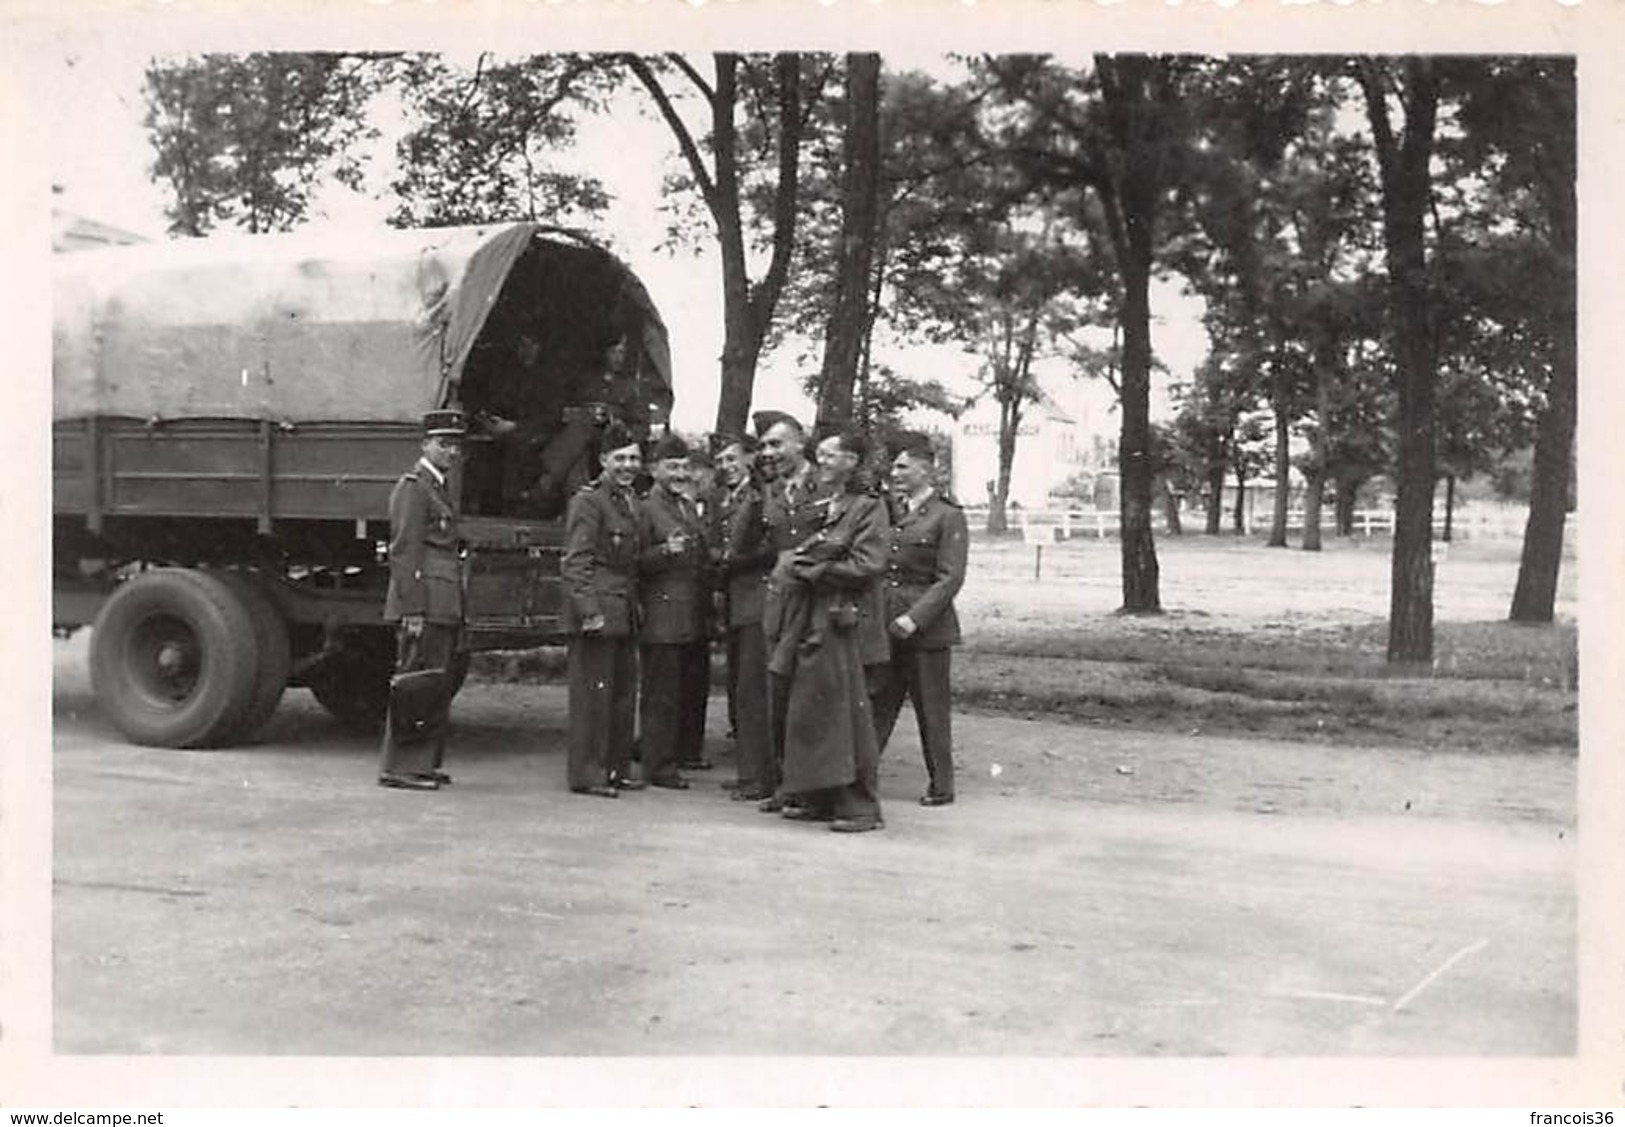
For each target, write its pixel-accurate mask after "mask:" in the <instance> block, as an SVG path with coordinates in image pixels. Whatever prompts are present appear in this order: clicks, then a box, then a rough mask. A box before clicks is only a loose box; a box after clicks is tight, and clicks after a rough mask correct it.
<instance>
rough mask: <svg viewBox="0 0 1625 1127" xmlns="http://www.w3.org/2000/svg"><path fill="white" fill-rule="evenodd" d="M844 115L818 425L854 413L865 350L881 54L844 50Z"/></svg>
mask: <svg viewBox="0 0 1625 1127" xmlns="http://www.w3.org/2000/svg"><path fill="white" fill-rule="evenodd" d="M846 101H847V121H846V135H845V140H844V143H843V149H844V157H845V168H844V170H843V172H842V177H841V234H840V245H839V246H838V247H837V250H836V261H837V262H838V263H839V267H838V270H839V275H838V277H837V279H836V289H835V307H834V309H833V310H832V312H831V314H830V321H829V326H828V328H827V330H826V332H825V335H824V365H823V370H822V371H821V372H820V374H819V383H818V425H819V426H820V427H823V426H831V427H834V426H844V425H845V424H846V423H848V422H850V421H851V418H852V395H853V385H854V384H855V383H856V381H857V374H858V361H859V358H860V356H861V354H862V351H863V340H864V336H865V328H866V326H867V322H868V309H869V274H870V267H871V265H872V263H873V257H874V239H875V221H876V218H877V214H878V205H879V199H880V56H879V55H877V54H873V53H854V54H849V55H847V100H846Z"/></svg>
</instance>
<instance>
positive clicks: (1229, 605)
mask: <svg viewBox="0 0 1625 1127" xmlns="http://www.w3.org/2000/svg"><path fill="white" fill-rule="evenodd" d="M1387 548H1388V545H1386V544H1379V543H1374V542H1370V541H1334V542H1332V543H1331V544H1329V545H1328V549H1327V551H1325V552H1323V553H1320V554H1309V553H1302V552H1291V551H1285V552H1284V551H1281V550H1279V549H1268V548H1265V547H1263V546H1262V545H1261V544H1259V543H1258V542H1256V541H1248V540H1238V539H1225V540H1219V541H1214V540H1209V539H1207V538H1204V537H1186V538H1184V539H1183V540H1180V541H1174V542H1171V543H1170V542H1159V544H1158V554H1159V559H1160V561H1161V564H1162V593H1163V605H1164V607H1165V608H1167V612H1166V613H1164V614H1161V615H1153V616H1126V615H1121V614H1118V613H1116V609H1117V606H1118V604H1119V602H1120V587H1119V582H1118V572H1117V566H1118V565H1117V546H1116V544H1115V543H1114V542H1111V541H1106V542H1081V543H1080V542H1069V543H1065V544H1057V545H1054V546H1053V547H1046V549H1045V552H1044V555H1043V558H1042V561H1036V560H1035V556H1034V552H1033V550H1032V549H1031V547H1029V546H1025V545H1023V544H1021V543H1019V542H1013V541H1005V540H987V539H983V538H977V539H975V540H973V542H972V550H971V566H970V574H969V578H968V580H967V583H966V587H965V590H964V592H963V593H962V594H961V597H960V599H959V600H958V605H959V609H960V617H961V620H962V621H963V623H964V627H965V635H966V640H965V644H964V645H963V646H962V647H961V648H960V649H959V650H958V651H957V653H956V655H955V658H954V691H955V698H956V700H957V701H958V702H959V704H960V705H961V706H964V707H968V708H972V709H981V710H989V711H998V712H1006V713H1012V714H1017V715H1027V716H1043V717H1048V718H1051V719H1061V720H1067V721H1071V722H1075V723H1080V724H1092V725H1101V726H1107V727H1131V728H1135V729H1150V730H1166V731H1180V732H1185V733H1189V732H1208V733H1213V734H1224V735H1233V736H1257V737H1264V738H1282V739H1296V740H1301V739H1312V740H1317V741H1325V742H1332V743H1340V744H1350V745H1368V746H1369V745H1385V746H1402V747H1420V748H1435V747H1436V748H1451V749H1456V750H1477V751H1484V752H1495V751H1513V750H1530V749H1552V750H1557V751H1572V750H1573V749H1575V748H1576V747H1577V746H1578V742H1579V737H1578V708H1577V705H1578V692H1577V686H1578V681H1579V660H1578V646H1577V627H1576V624H1575V616H1576V612H1577V604H1576V601H1575V580H1574V572H1575V567H1574V563H1573V560H1572V559H1570V560H1567V561H1565V565H1564V572H1565V574H1564V577H1563V584H1562V588H1561V590H1560V595H1559V604H1558V622H1557V623H1555V624H1554V625H1551V626H1535V627H1531V626H1515V625H1513V624H1511V623H1508V622H1506V621H1504V620H1501V617H1500V616H1504V614H1505V601H1506V600H1507V598H1509V596H1510V593H1511V590H1512V584H1513V582H1514V580H1515V578H1516V574H1517V552H1518V544H1517V543H1516V542H1515V541H1483V542H1473V543H1468V544H1460V545H1455V546H1452V549H1451V553H1450V555H1449V557H1448V558H1447V560H1446V561H1445V562H1444V563H1442V564H1441V566H1440V567H1439V569H1438V576H1437V580H1436V590H1435V600H1434V601H1435V608H1436V610H1435V614H1436V623H1435V645H1434V660H1433V662H1432V663H1431V665H1429V666H1427V667H1424V668H1417V667H1414V666H1403V667H1394V666H1389V665H1388V664H1387V663H1386V661H1385V651H1386V647H1387V624H1386V621H1385V616H1386V610H1387V597H1388V575H1387V569H1388V557H1387ZM1039 562H1041V574H1040V575H1038V576H1036V577H1035V575H1034V571H1035V570H1039V569H1035V563H1039ZM718 666H719V668H718V669H717V670H716V671H715V672H716V673H717V679H718V681H719V683H720V662H719V663H718ZM563 668H564V654H563V651H562V650H552V651H534V652H531V653H526V654H516V655H482V657H481V658H480V659H479V660H478V661H477V663H476V672H477V673H479V674H481V675H485V676H496V677H502V678H506V679H516V678H544V679H552V678H557V677H561V676H562V675H563Z"/></svg>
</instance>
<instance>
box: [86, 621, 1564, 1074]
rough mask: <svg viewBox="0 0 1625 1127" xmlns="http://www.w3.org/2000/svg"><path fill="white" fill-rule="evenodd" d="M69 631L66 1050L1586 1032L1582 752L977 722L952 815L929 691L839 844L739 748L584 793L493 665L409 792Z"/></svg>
mask: <svg viewBox="0 0 1625 1127" xmlns="http://www.w3.org/2000/svg"><path fill="white" fill-rule="evenodd" d="M55 660H56V676H57V681H56V688H55V694H54V708H55V749H54V751H55V754H54V770H55V866H54V877H55V897H54V902H55V932H54V942H55V945H54V969H55V976H54V977H55V986H54V990H55V1039H56V1050H57V1051H58V1052H65V1053H146V1052H159V1053H210V1054H217V1053H219V1054H238V1053H247V1054H290V1053H291V1054H328V1055H348V1054H368V1055H374V1054H376V1055H390V1054H426V1055H464V1054H487V1055H510V1054H513V1055H552V1054H563V1055H575V1056H580V1055H595V1054H612V1055H661V1054H696V1055H709V1054H753V1055H754V1054H779V1053H793V1054H866V1055H911V1054H954V1055H957V1054H991V1055H1004V1054H1020V1055H1044V1056H1111V1055H1155V1056H1172V1055H1181V1056H1183V1055H1196V1056H1202V1055H1227V1054H1228V1055H1247V1056H1271V1055H1292V1056H1302V1055H1319V1054H1327V1055H1421V1054H1426V1055H1443V1056H1457V1055H1461V1056H1471V1055H1483V1054H1516V1055H1520V1056H1547V1055H1564V1054H1571V1053H1573V1052H1574V1051H1575V1006H1576V970H1575V943H1576V895H1575V884H1574V861H1575V828H1574V809H1575V797H1574V786H1575V771H1574V767H1575V763H1574V760H1573V759H1572V758H1568V757H1562V756H1542V755H1529V754H1507V755H1503V756H1493V757H1492V756H1468V755H1429V754H1425V753H1411V752H1384V751H1373V750H1371V749H1358V750H1353V749H1347V750H1345V749H1339V748H1330V747H1316V746H1304V745H1296V744H1290V743H1282V742H1273V741H1272V742H1257V743H1254V742H1245V741H1232V740H1220V739H1213V738H1205V737H1195V738H1178V737H1169V736H1166V735H1157V736H1134V735H1125V734H1123V733H1121V732H1112V733H1109V734H1107V733H1095V732H1092V731H1090V730H1089V729H1087V728H1080V727H1077V726H1063V725H1054V724H1048V723H1042V722H1033V721H1022V720H1014V719H1007V718H1001V717H982V716H968V715H967V716H960V717H957V718H956V724H957V725H958V736H959V741H960V743H961V746H962V749H963V750H962V757H961V758H962V763H963V766H962V771H963V775H962V781H961V786H960V796H961V800H960V802H959V803H958V804H957V805H955V806H952V807H946V808H942V809H936V810H925V809H922V808H920V807H919V806H917V805H915V803H914V798H915V797H916V796H917V795H918V794H919V793H920V791H921V789H922V785H923V772H922V770H921V768H920V765H919V752H918V745H917V743H916V742H915V740H914V736H913V733H912V731H911V728H910V725H909V724H908V722H906V721H905V723H904V725H902V726H901V727H900V738H899V740H898V741H897V742H896V743H895V744H894V745H893V747H892V748H890V749H889V750H888V752H887V756H886V762H885V765H884V769H883V775H882V799H883V801H884V802H885V804H886V819H887V826H886V829H885V830H884V831H883V832H880V833H874V834H863V835H853V836H845V835H837V834H831V833H828V832H827V831H826V830H825V829H824V828H823V827H819V826H814V825H805V824H794V823H788V822H785V821H783V820H781V819H779V818H777V817H773V816H768V815H764V814H761V813H758V812H756V811H755V810H754V809H753V808H751V807H750V806H748V805H746V804H741V803H734V802H730V801H728V799H727V796H726V793H725V792H724V791H722V790H721V789H720V788H719V786H718V785H717V784H718V783H719V782H720V781H721V779H722V778H723V777H725V776H726V770H725V768H724V765H723V764H720V763H719V768H718V770H716V771H713V772H709V773H706V774H702V775H697V776H696V779H697V780H698V782H697V785H696V787H695V789H693V790H691V791H688V792H685V793H674V792H645V793H640V794H631V795H626V796H623V798H621V799H620V800H618V801H614V802H608V801H604V800H601V799H591V798H583V797H577V796H572V795H569V794H568V793H566V792H565V790H564V787H563V775H564V763H563V748H562V731H563V725H564V721H565V710H564V699H563V693H562V690H561V689H559V688H557V687H541V688H538V687H530V686H522V685H486V684H474V685H470V686H469V687H468V688H467V689H466V690H465V692H464V694H463V696H462V697H460V698H459V701H458V704H457V707H456V710H455V714H454V715H455V719H456V722H457V726H458V736H457V740H456V744H455V746H454V748H453V750H452V753H451V757H450V760H449V762H448V768H449V769H450V770H451V771H452V772H453V774H454V775H455V776H456V779H457V781H456V784H455V785H454V786H452V787H449V788H447V789H445V790H443V791H441V792H439V793H436V794H413V793H404V792H393V791H386V790H382V789H380V788H378V787H376V786H375V785H373V776H374V771H375V761H374V748H373V746H372V744H371V742H370V741H366V740H361V739H357V738H353V737H347V736H344V735H342V734H340V733H339V732H338V731H337V729H336V728H335V727H334V726H333V725H332V723H331V722H330V721H329V720H328V719H327V717H326V716H325V714H323V713H322V712H321V711H319V710H318V709H317V708H316V707H315V705H314V704H313V703H312V702H310V701H309V699H308V696H307V695H306V694H305V693H303V692H291V693H290V694H289V695H288V697H287V699H286V700H285V702H284V704H283V706H282V709H281V711H280V712H279V713H278V716H277V718H276V719H275V720H274V721H273V724H272V726H271V729H270V731H269V732H268V734H267V738H266V740H265V742H264V743H263V744H262V745H261V746H258V747H253V748H244V749H239V750H233V751H217V752H206V753H187V752H175V751H162V750H153V749H141V748H133V747H129V746H126V745H123V744H122V743H121V742H119V740H118V738H117V736H116V733H114V732H113V731H112V730H111V729H110V728H109V727H108V726H107V725H106V723H105V722H104V721H103V720H102V719H101V718H100V716H99V715H98V714H97V713H96V710H95V707H94V704H93V703H92V702H91V700H90V696H89V689H88V685H87V683H86V678H85V674H84V663H83V645H82V639H74V640H73V641H71V642H65V643H64V642H58V643H56V647H55ZM720 705H721V702H720V700H716V701H713V713H712V726H711V730H712V731H713V732H720V731H721V728H722V725H721V722H720V721H721V716H720ZM715 750H716V752H717V756H718V758H720V757H721V756H722V755H724V754H725V752H726V748H725V745H724V744H723V743H722V742H721V741H717V743H716V748H715ZM1396 1003H1397V1005H1396Z"/></svg>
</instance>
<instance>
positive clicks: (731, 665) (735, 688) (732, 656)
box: [727, 626, 739, 755]
mask: <svg viewBox="0 0 1625 1127" xmlns="http://www.w3.org/2000/svg"><path fill="white" fill-rule="evenodd" d="M727 645H728V734H729V735H730V736H733V737H735V738H738V736H739V628H738V627H736V626H735V627H729V628H728V643H727ZM735 754H736V755H737V752H736V753H735Z"/></svg>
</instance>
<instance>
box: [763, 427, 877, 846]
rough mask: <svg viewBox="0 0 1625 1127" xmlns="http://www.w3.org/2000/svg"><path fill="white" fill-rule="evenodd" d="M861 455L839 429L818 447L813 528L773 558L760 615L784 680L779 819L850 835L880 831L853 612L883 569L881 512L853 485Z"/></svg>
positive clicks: (870, 722)
mask: <svg viewBox="0 0 1625 1127" xmlns="http://www.w3.org/2000/svg"><path fill="white" fill-rule="evenodd" d="M865 452H866V445H865V443H864V441H863V440H862V438H861V437H860V436H858V435H857V434H855V433H851V432H844V433H841V434H834V435H831V436H829V437H828V438H825V439H824V440H823V441H821V442H820V443H819V444H818V472H819V478H820V480H821V481H822V483H823V485H824V492H823V501H822V503H821V504H820V506H819V507H820V508H821V509H822V510H823V513H822V516H821V518H820V520H819V523H818V527H817V528H816V529H815V530H814V531H813V532H812V534H811V535H810V536H808V537H807V538H806V539H805V540H804V541H802V542H801V543H800V544H798V545H796V546H795V547H794V548H792V549H790V550H789V551H787V552H784V553H782V554H781V555H780V556H779V559H778V562H777V563H776V564H775V565H774V568H773V573H772V578H771V581H770V582H771V584H772V587H773V589H774V590H775V591H776V592H777V603H778V605H777V608H776V614H774V615H770V616H768V617H766V618H764V634H765V636H766V639H767V642H768V651H769V656H768V668H769V670H771V672H772V673H773V675H774V676H776V677H779V678H783V679H786V680H788V682H789V693H788V696H787V699H786V701H785V712H784V725H783V726H784V764H783V778H782V782H781V784H780V785H781V790H782V794H783V796H784V798H785V800H786V801H785V804H784V808H783V813H784V816H785V817H786V818H792V819H799V820H808V821H823V822H829V823H831V825H830V828H831V829H832V830H836V831H840V832H848V833H857V832H862V831H865V830H877V829H880V828H881V826H882V824H883V823H882V821H881V816H880V801H879V797H878V794H877V790H878V787H877V781H878V773H879V765H880V745H879V741H878V739H877V735H876V730H875V722H874V716H873V713H872V705H871V703H870V700H869V684H868V679H867V676H866V671H865V666H866V665H867V664H869V661H868V660H867V659H866V654H865V652H864V651H865V648H866V647H865V646H864V644H863V635H864V633H865V631H864V629H863V616H862V614H861V613H860V607H861V606H862V605H864V604H866V603H868V602H870V601H871V599H872V596H873V594H874V593H875V592H876V590H877V587H878V579H879V576H880V574H881V572H882V571H883V570H884V568H885V565H886V547H887V543H886V524H887V522H886V512H885V506H884V505H883V504H882V503H881V501H880V500H879V498H877V497H875V496H872V495H870V494H868V493H865V492H862V491H860V490H859V489H857V488H855V482H854V480H853V475H854V472H855V471H856V470H857V468H858V465H859V464H860V463H861V461H862V459H863V456H864V454H865Z"/></svg>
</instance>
